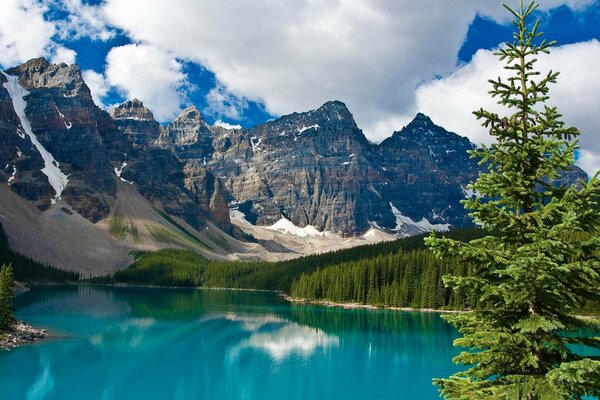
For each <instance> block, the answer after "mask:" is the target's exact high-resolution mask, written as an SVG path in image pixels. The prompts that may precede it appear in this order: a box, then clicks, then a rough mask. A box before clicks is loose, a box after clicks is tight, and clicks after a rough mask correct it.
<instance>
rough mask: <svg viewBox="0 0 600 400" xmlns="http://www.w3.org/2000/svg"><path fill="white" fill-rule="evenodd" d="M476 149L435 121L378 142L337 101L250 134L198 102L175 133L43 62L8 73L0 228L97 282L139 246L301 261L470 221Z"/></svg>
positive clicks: (0, 150) (141, 109) (2, 81)
mask: <svg viewBox="0 0 600 400" xmlns="http://www.w3.org/2000/svg"><path fill="white" fill-rule="evenodd" d="M473 148H474V145H473V144H472V143H470V142H469V140H468V139H467V138H465V137H461V136H459V135H457V134H455V133H452V132H448V131H446V130H445V129H444V128H442V127H440V126H437V125H435V124H434V123H433V121H431V119H430V118H429V117H427V116H425V115H423V114H417V116H416V117H415V119H414V120H413V121H412V122H410V123H409V124H408V125H407V126H405V127H404V128H403V129H401V130H400V131H397V132H394V133H393V134H392V136H390V137H389V138H388V139H386V140H384V141H383V142H382V143H380V144H374V143H371V142H369V141H368V140H367V138H366V137H365V135H364V134H363V132H362V131H361V129H360V128H359V127H358V126H357V124H356V122H355V120H354V118H353V116H352V113H351V112H350V111H349V110H348V108H347V107H346V105H345V104H344V103H342V102H340V101H330V102H327V103H325V104H323V105H322V106H321V107H319V108H318V109H316V110H312V111H308V112H302V113H293V114H290V115H286V116H282V117H281V118H278V119H276V120H274V121H269V122H267V123H264V124H261V125H258V126H255V127H253V128H251V129H243V128H240V129H226V128H223V127H220V126H211V125H209V124H208V123H207V122H206V121H205V120H204V118H203V117H202V114H201V112H200V111H199V110H198V109H197V108H196V107H195V106H191V107H188V108H186V109H185V110H183V111H182V112H181V114H180V115H179V116H178V117H177V118H175V120H174V121H172V122H171V123H169V124H167V125H164V126H162V125H161V124H159V123H158V122H157V121H156V119H155V118H154V115H153V114H152V112H151V110H149V109H148V108H147V107H145V106H144V104H143V103H142V102H141V101H139V100H137V99H132V100H130V101H127V102H125V103H123V104H121V105H118V106H116V107H114V108H113V109H111V110H110V112H105V111H103V110H101V109H100V108H98V107H97V106H96V105H95V104H94V102H93V100H92V97H91V93H90V90H89V88H88V86H87V85H86V83H85V82H84V80H83V79H82V76H81V71H80V69H79V67H78V66H77V65H71V66H68V65H66V64H51V63H49V62H48V61H46V60H45V59H43V58H40V59H34V60H30V61H28V62H27V63H24V64H22V65H19V66H17V67H14V68H11V69H8V70H6V71H4V72H2V74H0V168H1V167H2V166H4V168H3V169H2V170H0V172H1V173H0V200H1V201H0V223H2V224H3V225H4V227H5V230H6V232H7V235H8V237H9V239H10V242H11V246H13V247H14V248H15V249H17V250H19V251H21V252H24V253H25V254H26V255H28V256H30V257H32V258H34V259H36V260H40V261H43V262H51V263H53V264H55V265H57V266H60V267H63V268H67V269H74V270H78V271H80V272H84V273H85V272H86V271H88V272H90V273H97V272H98V271H99V270H102V271H111V270H115V269H118V268H121V267H122V266H124V265H126V264H127V263H128V262H129V261H130V260H131V258H130V256H128V253H129V251H131V250H134V249H155V248H161V247H184V248H192V249H194V250H195V251H198V252H200V253H201V254H203V255H205V256H206V257H208V258H282V257H283V258H285V257H293V256H295V255H297V253H305V252H315V251H324V250H327V249H332V248H340V247H347V246H351V245H355V244H360V243H364V241H378V240H382V239H389V238H393V237H397V236H407V235H412V234H416V233H421V232H427V231H431V230H432V229H435V230H447V229H449V228H451V227H460V226H467V225H470V224H471V221H470V219H469V217H468V215H467V213H466V212H465V210H464V209H463V207H462V205H461V204H460V201H461V200H462V199H463V198H464V197H465V196H467V195H471V194H470V193H469V191H468V190H466V185H467V184H468V183H469V182H470V181H472V180H474V179H476V177H477V175H478V173H479V171H480V168H481V167H479V166H478V165H477V163H476V162H475V161H474V160H471V159H470V158H469V156H468V155H467V153H466V152H467V150H471V149H473ZM585 177H586V175H585V173H584V172H583V171H581V170H580V169H577V168H576V169H574V170H573V171H571V172H569V173H567V174H565V178H564V179H565V180H567V181H574V180H576V179H578V178H585ZM232 217H233V218H232ZM235 238H238V239H235ZM239 239H243V240H242V241H240V240H239ZM32 240H34V245H32ZM248 241H250V242H248Z"/></svg>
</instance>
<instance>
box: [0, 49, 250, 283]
mask: <svg viewBox="0 0 600 400" xmlns="http://www.w3.org/2000/svg"><path fill="white" fill-rule="evenodd" d="M0 107H1V108H0V163H1V166H4V168H3V169H2V173H1V174H0V223H2V225H3V226H4V228H5V230H6V233H7V235H8V237H9V240H10V244H11V246H12V247H13V248H15V249H16V250H18V251H20V252H22V253H24V254H26V255H28V256H30V257H32V258H34V259H36V260H39V261H43V262H50V263H52V264H54V265H56V266H59V267H62V268H65V269H73V270H77V271H80V272H83V273H84V274H85V273H99V272H109V271H111V270H115V269H118V268H122V267H124V266H126V265H127V264H128V263H130V262H131V257H130V256H129V255H128V254H129V252H130V251H131V250H133V249H156V248H161V247H188V248H193V249H194V250H196V251H198V252H200V253H203V254H204V255H205V256H207V257H209V258H228V257H230V253H236V252H238V251H240V252H242V253H245V252H247V251H248V250H249V249H250V248H253V247H254V246H253V245H252V246H248V245H246V244H244V243H241V242H238V241H235V240H234V239H233V238H231V237H229V236H227V235H226V233H225V232H223V231H221V230H220V229H219V228H218V227H217V226H216V225H214V224H213V223H212V222H211V221H210V220H209V218H207V210H209V211H210V210H211V207H212V208H214V207H216V208H217V209H219V207H221V210H222V208H223V204H225V205H226V204H227V201H226V200H225V198H224V197H223V196H224V193H223V191H220V190H214V186H215V180H214V179H212V178H211V175H210V173H205V174H201V173H197V174H196V175H197V176H198V178H197V179H195V181H194V182H195V184H194V185H193V188H192V187H191V184H190V183H189V182H188V179H186V177H185V174H184V168H185V164H184V163H183V162H182V161H181V160H180V159H179V158H178V157H177V156H176V154H174V153H173V152H172V151H170V150H169V149H164V148H160V147H155V146H154V145H153V144H154V142H156V141H157V140H158V138H159V135H160V126H159V125H158V123H156V121H154V118H153V116H152V113H151V112H150V111H149V110H147V109H145V108H144V107H143V105H142V104H141V102H139V101H135V100H133V101H131V102H129V103H128V104H126V105H123V106H121V107H119V108H118V109H116V110H113V111H112V116H111V115H109V114H108V113H107V112H105V111H103V110H101V109H100V108H98V107H97V106H96V105H95V104H94V102H93V100H92V97H91V94H90V90H89V88H88V87H87V85H86V84H85V82H84V81H83V79H82V76H81V71H80V69H79V67H78V66H76V65H71V66H68V65H66V64H51V63H49V62H48V61H46V60H45V59H41V58H40V59H34V60H31V61H28V62H27V63H25V64H22V65H19V66H17V67H15V68H11V69H8V70H6V71H4V72H2V74H0ZM157 128H158V131H157ZM211 185H212V186H211ZM226 215H227V218H225V219H223V220H222V221H219V222H222V223H223V224H225V223H227V222H228V213H227V212H226ZM215 220H217V219H216V218H215ZM215 242H216V243H215Z"/></svg>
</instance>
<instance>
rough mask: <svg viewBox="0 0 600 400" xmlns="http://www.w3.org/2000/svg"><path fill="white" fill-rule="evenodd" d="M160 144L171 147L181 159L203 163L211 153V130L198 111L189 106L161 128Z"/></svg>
mask: <svg viewBox="0 0 600 400" xmlns="http://www.w3.org/2000/svg"><path fill="white" fill-rule="evenodd" d="M160 144H161V145H162V146H165V147H169V148H171V149H173V150H174V151H175V152H176V153H177V155H178V156H179V157H181V158H182V159H186V160H192V159H193V160H198V161H199V162H201V163H205V160H206V157H209V156H210V154H211V153H212V132H211V131H210V127H209V125H208V124H207V123H206V122H205V121H204V119H203V118H202V114H201V113H200V111H199V110H198V109H197V108H196V107H195V106H191V107H188V108H186V109H185V110H183V111H182V112H181V114H179V116H177V118H175V120H174V121H173V122H172V123H170V124H169V125H168V126H166V127H165V128H164V129H163V130H162V133H161V139H160Z"/></svg>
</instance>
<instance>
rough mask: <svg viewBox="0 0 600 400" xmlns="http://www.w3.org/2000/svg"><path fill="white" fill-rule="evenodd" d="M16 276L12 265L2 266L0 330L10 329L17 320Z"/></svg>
mask: <svg viewBox="0 0 600 400" xmlns="http://www.w3.org/2000/svg"><path fill="white" fill-rule="evenodd" d="M13 285H14V277H13V270H12V266H10V265H2V268H0V332H3V331H9V330H10V329H11V328H12V326H13V324H14V322H15V316H14V314H15V311H14V293H13Z"/></svg>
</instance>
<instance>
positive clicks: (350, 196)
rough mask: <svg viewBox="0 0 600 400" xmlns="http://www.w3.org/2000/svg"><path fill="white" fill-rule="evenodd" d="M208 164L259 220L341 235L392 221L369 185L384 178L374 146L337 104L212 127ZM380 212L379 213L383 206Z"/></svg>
mask: <svg viewBox="0 0 600 400" xmlns="http://www.w3.org/2000/svg"><path fill="white" fill-rule="evenodd" d="M213 132H214V135H215V138H214V141H213V144H214V149H215V150H214V153H213V155H212V158H211V161H210V163H209V169H210V170H212V171H214V173H215V174H216V175H217V176H219V177H220V178H221V179H223V181H224V183H225V187H226V188H227V190H228V191H229V192H230V193H231V195H232V196H233V198H234V199H235V201H237V202H245V203H248V206H247V207H249V208H250V212H251V214H252V216H251V217H250V218H252V219H254V220H255V221H256V223H258V224H260V225H270V224H273V223H275V222H277V221H278V220H279V219H280V218H282V217H285V218H288V219H290V220H291V221H292V222H293V223H294V224H296V225H298V226H302V227H303V226H306V225H313V226H315V227H316V228H317V229H319V230H331V231H335V232H339V233H343V234H346V235H352V234H356V233H361V232H364V231H366V230H367V229H368V228H369V227H370V225H369V220H370V219H373V218H374V219H377V220H388V222H389V223H391V220H392V219H393V217H392V214H391V212H390V211H389V207H387V209H386V207H385V203H384V201H383V200H382V199H381V198H380V196H378V194H377V193H375V192H374V191H373V190H370V189H369V185H370V182H372V181H381V180H384V179H385V176H384V175H383V171H382V170H381V168H379V167H378V166H377V164H376V163H375V162H374V160H373V156H374V155H373V153H372V151H371V149H372V145H371V144H370V143H369V142H368V141H367V139H366V138H365V136H364V135H363V133H362V131H361V130H360V129H359V128H358V127H357V126H356V123H355V122H354V119H353V117H352V114H351V113H350V112H349V111H348V109H347V108H346V106H345V105H344V104H343V103H341V102H337V101H335V102H328V103H326V104H324V105H323V106H322V107H321V108H319V109H317V110H314V111H309V112H307V113H295V114H291V115H288V116H285V117H282V118H280V119H278V120H276V121H273V122H269V123H266V124H263V125H260V126H257V127H255V128H253V129H252V130H250V131H249V132H245V131H244V130H225V129H222V128H220V129H218V130H216V129H213ZM382 210H383V211H382Z"/></svg>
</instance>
